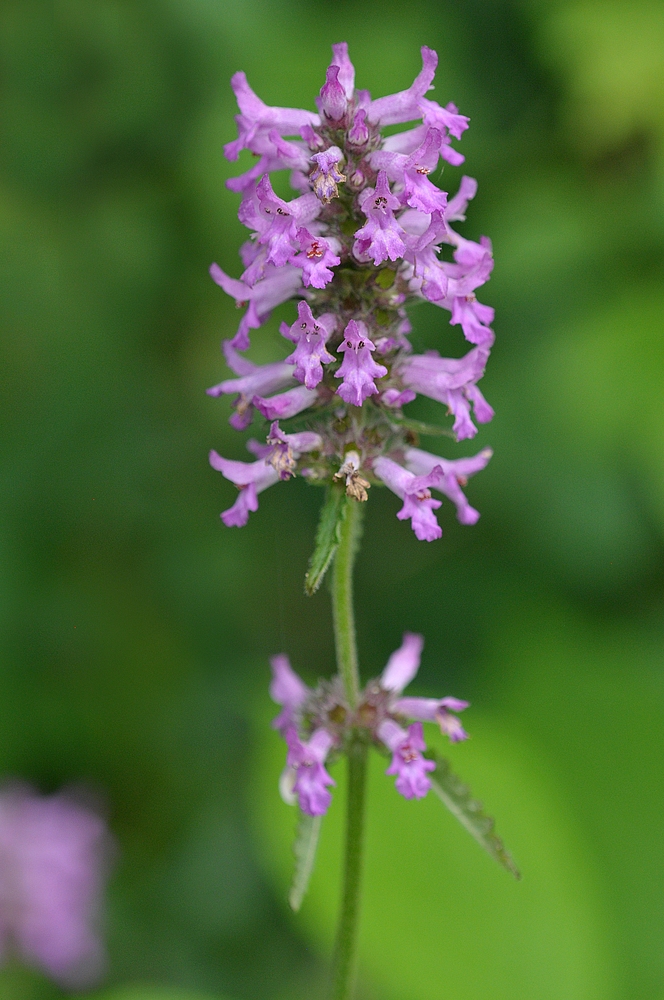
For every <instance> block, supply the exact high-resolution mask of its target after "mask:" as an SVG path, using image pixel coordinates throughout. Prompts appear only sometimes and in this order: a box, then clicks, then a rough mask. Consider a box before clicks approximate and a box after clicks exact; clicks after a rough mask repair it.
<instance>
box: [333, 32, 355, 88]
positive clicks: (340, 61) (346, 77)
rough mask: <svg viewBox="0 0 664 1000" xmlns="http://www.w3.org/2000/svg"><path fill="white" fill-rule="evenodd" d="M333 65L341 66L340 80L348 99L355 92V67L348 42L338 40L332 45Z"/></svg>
mask: <svg viewBox="0 0 664 1000" xmlns="http://www.w3.org/2000/svg"><path fill="white" fill-rule="evenodd" d="M332 57H333V58H332V65H333V66H338V67H339V76H338V80H339V83H340V84H341V86H342V87H343V90H344V94H345V95H346V99H347V100H348V101H352V100H353V95H354V93H355V67H354V66H353V64H352V62H351V61H350V58H349V56H348V42H337V43H336V45H333V46H332Z"/></svg>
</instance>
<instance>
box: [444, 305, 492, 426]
mask: <svg viewBox="0 0 664 1000" xmlns="http://www.w3.org/2000/svg"><path fill="white" fill-rule="evenodd" d="M493 317H494V310H493V309H492V307H491V306H484V305H482V303H481V302H478V301H477V299H476V298H475V296H474V295H473V294H472V293H471V294H470V295H464V296H457V297H456V298H455V299H454V301H453V303H452V318H451V320H450V323H451V324H452V325H453V326H455V325H456V324H457V323H460V324H461V328H462V330H463V335H464V337H465V338H466V340H468V341H470V343H471V344H479V345H480V346H481V347H491V345H492V344H493V341H494V335H493V330H491V329H490V327H489V323H492V322H493ZM478 420H479V417H478Z"/></svg>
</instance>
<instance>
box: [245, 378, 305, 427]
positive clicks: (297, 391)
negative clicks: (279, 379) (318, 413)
mask: <svg viewBox="0 0 664 1000" xmlns="http://www.w3.org/2000/svg"><path fill="white" fill-rule="evenodd" d="M316 398H317V395H316V392H315V390H311V389H307V387H306V386H305V385H298V386H296V387H295V388H294V389H289V390H288V392H281V393H278V394H277V395H276V396H270V398H269V399H265V398H264V397H263V396H254V406H255V407H256V409H257V410H259V411H260V412H261V413H262V414H263V416H264V417H265V419H266V420H287V419H288V418H289V417H295V416H297V414H298V413H302V411H303V410H308V409H309V407H310V406H311V405H312V404H313V403H315V402H316Z"/></svg>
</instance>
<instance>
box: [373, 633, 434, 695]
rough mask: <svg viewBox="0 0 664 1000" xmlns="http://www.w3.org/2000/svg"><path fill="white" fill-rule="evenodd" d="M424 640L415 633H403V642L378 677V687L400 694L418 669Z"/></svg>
mask: <svg viewBox="0 0 664 1000" xmlns="http://www.w3.org/2000/svg"><path fill="white" fill-rule="evenodd" d="M423 647H424V638H423V636H421V635H418V634H417V633H416V632H404V635H403V642H402V643H401V645H400V646H399V648H398V649H396V650H395V651H394V652H393V653H392V655H391V656H390V658H389V660H388V661H387V665H386V667H385V669H384V670H383V672H382V674H381V676H380V686H381V687H382V688H383V690H385V691H396V692H397V693H398V694H400V693H401V692H402V691H403V689H404V688H405V687H407V686H408V685H409V684H410V682H411V681H412V679H413V677H414V676H415V674H416V673H417V671H418V670H419V669H420V657H421V656H422V649H423Z"/></svg>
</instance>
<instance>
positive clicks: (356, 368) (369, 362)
mask: <svg viewBox="0 0 664 1000" xmlns="http://www.w3.org/2000/svg"><path fill="white" fill-rule="evenodd" d="M337 350H338V351H339V352H342V353H343V355H344V359H343V362H342V364H341V367H340V368H339V370H338V371H337V372H335V375H334V377H335V378H342V379H343V382H342V383H341V385H340V386H339V388H338V389H337V393H338V394H339V395H340V396H341V398H342V399H343V400H345V401H346V402H347V403H351V404H352V405H353V406H362V403H363V402H364V400H365V399H367V397H368V396H372V395H374V394H375V393H377V392H378V389H377V388H376V383H375V382H374V379H375V378H382V377H383V375H387V368H385V366H384V365H379V364H376V362H375V361H374V359H373V358H372V357H371V352H372V351H375V350H376V346H375V344H374V343H372V341H371V340H369V335H368V333H367V328H366V326H365V325H364V323H362V322H361V321H359V322H356V321H355V320H354V319H352V320H351V321H350V323H349V324H348V326H347V327H346V329H345V330H344V340H343V342H342V344H341V346H340V347H338V348H337Z"/></svg>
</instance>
